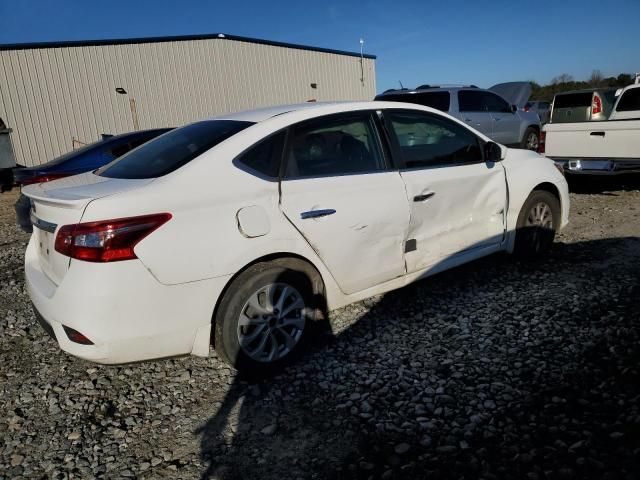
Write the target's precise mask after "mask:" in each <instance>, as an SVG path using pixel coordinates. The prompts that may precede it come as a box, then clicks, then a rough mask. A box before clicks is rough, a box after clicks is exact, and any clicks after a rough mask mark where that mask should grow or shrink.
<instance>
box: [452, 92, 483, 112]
mask: <svg viewBox="0 0 640 480" xmlns="http://www.w3.org/2000/svg"><path fill="white" fill-rule="evenodd" d="M458 110H459V111H461V112H485V111H486V108H485V105H484V102H483V97H482V92H479V91H477V90H458Z"/></svg>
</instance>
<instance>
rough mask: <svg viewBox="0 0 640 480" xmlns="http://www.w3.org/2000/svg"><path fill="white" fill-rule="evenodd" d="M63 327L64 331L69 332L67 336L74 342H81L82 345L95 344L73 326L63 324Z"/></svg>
mask: <svg viewBox="0 0 640 480" xmlns="http://www.w3.org/2000/svg"><path fill="white" fill-rule="evenodd" d="M62 328H63V329H64V333H66V334H67V337H68V338H69V340H71V341H72V342H74V343H79V344H81V345H93V342H92V341H91V340H89V339H88V338H87V337H85V336H84V335H83V334H81V333H80V332H79V331H77V330H74V329H73V328H71V327H67V326H66V325H63V326H62Z"/></svg>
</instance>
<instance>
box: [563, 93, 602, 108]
mask: <svg viewBox="0 0 640 480" xmlns="http://www.w3.org/2000/svg"><path fill="white" fill-rule="evenodd" d="M592 96H593V92H582V93H566V94H562V95H556V98H555V99H554V100H553V108H554V109H555V108H578V107H590V106H591V97H592Z"/></svg>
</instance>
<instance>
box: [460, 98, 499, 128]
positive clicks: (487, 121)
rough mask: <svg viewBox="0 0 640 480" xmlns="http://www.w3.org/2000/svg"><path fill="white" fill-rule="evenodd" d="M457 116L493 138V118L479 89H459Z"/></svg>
mask: <svg viewBox="0 0 640 480" xmlns="http://www.w3.org/2000/svg"><path fill="white" fill-rule="evenodd" d="M457 117H458V118H459V119H460V120H462V121H463V122H465V123H466V124H467V125H469V126H470V127H472V128H475V129H476V130H478V131H480V132H482V133H484V134H485V135H486V136H488V137H491V138H493V136H492V135H493V118H491V114H489V112H488V111H487V107H486V105H485V104H484V97H483V96H482V92H481V91H479V90H458V115H457Z"/></svg>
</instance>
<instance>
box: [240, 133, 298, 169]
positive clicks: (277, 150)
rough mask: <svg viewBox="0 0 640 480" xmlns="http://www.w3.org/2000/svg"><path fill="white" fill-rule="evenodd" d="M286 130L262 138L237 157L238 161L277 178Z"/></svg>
mask: <svg viewBox="0 0 640 480" xmlns="http://www.w3.org/2000/svg"><path fill="white" fill-rule="evenodd" d="M285 136H286V134H285V132H279V133H276V134H275V135H272V136H270V137H268V138H266V139H264V140H261V141H260V142H258V143H257V144H255V145H254V146H252V147H251V148H249V149H248V150H247V151H245V152H244V153H243V154H241V155H240V156H239V157H238V158H237V162H239V163H240V164H242V165H244V166H245V167H249V169H250V170H253V171H254V172H257V173H258V174H261V175H263V176H266V177H269V178H277V177H278V175H279V170H280V160H281V159H282V149H283V147H284V140H285Z"/></svg>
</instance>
